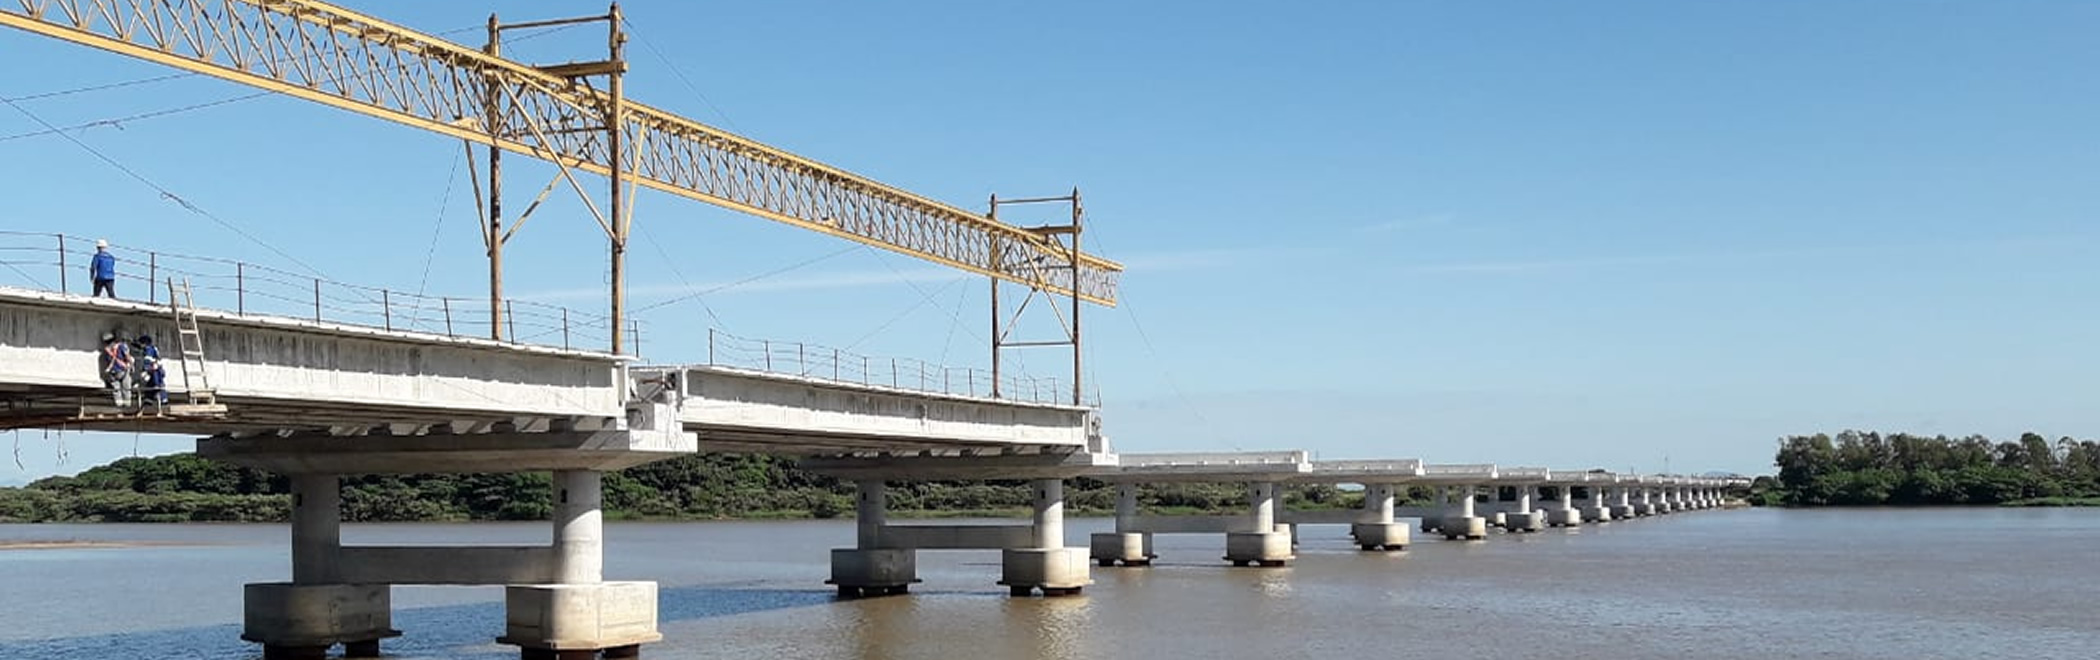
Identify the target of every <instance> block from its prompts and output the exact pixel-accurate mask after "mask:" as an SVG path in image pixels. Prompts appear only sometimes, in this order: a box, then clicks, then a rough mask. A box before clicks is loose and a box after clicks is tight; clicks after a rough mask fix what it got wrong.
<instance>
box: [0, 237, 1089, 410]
mask: <svg viewBox="0 0 2100 660" xmlns="http://www.w3.org/2000/svg"><path fill="white" fill-rule="evenodd" d="M109 251H110V254H111V255H112V256H115V257H116V259H117V284H116V295H117V296H118V297H120V298H122V299H125V300H133V301H138V300H143V301H145V302H148V303H153V304H165V303H167V302H168V301H167V300H166V298H167V289H166V288H165V286H164V285H163V284H162V283H163V282H166V281H167V280H168V279H170V278H175V279H187V280H189V282H190V286H191V290H192V291H193V292H194V294H195V304H196V306H197V307H198V308H199V309H212V310H218V311H231V312H232V313H234V314H235V315H238V316H270V317H277V318H292V319H301V320H310V321H314V322H317V323H335V324H341V325H351V326H360V327H367V328H378V329H382V330H399V331H403V332H419V333H427V334H433V335H443V336H446V337H454V338H461V337H472V338H488V337H490V336H491V335H492V333H491V331H490V330H491V329H490V327H489V324H490V323H491V322H500V323H502V324H503V326H502V330H503V339H502V341H503V342H504V343H509V344H518V345H530V346H547V347H560V348H565V349H583V350H604V349H603V347H606V346H610V345H611V343H612V342H611V334H610V331H609V329H608V328H607V325H608V323H607V318H608V315H606V314H595V313H584V312H579V311H576V310H572V309H570V308H567V307H560V306H555V305H548V304H545V303H537V302H531V301H525V300H505V301H504V302H503V309H502V310H500V311H501V314H500V315H492V314H490V313H489V300H488V298H487V297H485V296H484V297H479V298H462V297H451V296H430V295H423V294H418V293H413V292H406V291H396V290H393V289H388V288H385V287H370V286H363V285H357V284H347V283H343V282H337V281H334V280H329V279H325V278H320V277H313V276H309V275H301V274H298V273H293V272H291V271H287V270H283V269H279V268H272V267H269V266H263V265H259V264H252V263H247V262H242V261H236V260H232V259H223V258H218V257H200V256H194V255H187V254H179V253H174V252H163V251H159V250H150V249H143V248H136V247H131V246H125V245H119V244H116V243H111V244H110V246H109ZM94 255H95V244H94V241H93V240H90V239H88V238H83V237H80V236H70V235H66V234H53V233H31V232H18V231H6V230H0V284H12V285H17V286H22V287H26V288H31V289H36V290H42V291H54V292H60V293H70V294H87V293H92V292H93V287H94V284H93V282H92V280H91V278H90V277H89V271H88V268H89V266H88V264H89V263H90V261H91V260H92V259H93V258H94ZM626 325H627V328H626V329H627V332H628V335H627V345H628V346H631V347H633V351H632V352H633V353H634V354H636V355H640V354H641V352H642V351H641V348H642V324H641V322H639V321H634V320H630V321H629V322H628V323H627V324H626ZM707 363H708V364H710V365H716V366H727V367H738V368H745V369H753V370H758V371H765V372H770V373H779V374H793V375H797V376H802V377H806V378H815V379H820V380H831V381H836V382H846V383H858V384H862V385H882V386H888V387H894V388H897V389H905V390H914V391H921V392H938V393H943V394H949V395H954V396H970V397H991V396H992V395H993V393H994V389H993V380H992V376H991V373H990V372H989V371H987V370H984V369H981V368H975V367H949V366H942V365H938V364H933V363H931V362H927V361H924V360H915V359H910V358H887V357H884V358H878V357H874V356H869V355H862V354H859V353H853V352H849V351H845V350H842V349H837V348H832V347H828V346H821V345H817V344H811V343H806V342H788V341H775V340H769V339H751V338H746V337H738V336H736V335H731V334H728V333H724V332H721V331H718V330H714V329H709V330H708V333H707ZM1071 389H1072V388H1071V385H1070V384H1069V383H1061V382H1060V381H1059V380H1058V379H1056V378H1035V377H1030V376H1026V375H1016V374H1002V375H1001V377H1000V378H999V379H998V389H997V393H998V398H1001V399H1010V400H1015V401H1027V402H1031V403H1065V404H1069V403H1071V400H1070V399H1068V398H1060V397H1061V396H1062V395H1063V394H1065V393H1068V392H1070V391H1071ZM1093 405H1099V401H1098V398H1097V400H1096V401H1094V402H1093Z"/></svg>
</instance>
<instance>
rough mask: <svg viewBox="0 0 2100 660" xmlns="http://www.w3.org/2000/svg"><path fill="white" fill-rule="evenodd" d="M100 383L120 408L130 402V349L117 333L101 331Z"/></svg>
mask: <svg viewBox="0 0 2100 660" xmlns="http://www.w3.org/2000/svg"><path fill="white" fill-rule="evenodd" d="M99 361H100V362H101V363H102V383H103V384H104V385H107V386H109V389H110V395H111V397H112V398H114V399H115V400H116V404H117V407H119V408H121V407H124V406H126V405H129V404H130V403H131V350H130V349H129V348H128V347H127V345H126V344H125V343H124V340H122V339H118V338H117V333H114V332H104V333H102V355H101V356H100V359H99Z"/></svg>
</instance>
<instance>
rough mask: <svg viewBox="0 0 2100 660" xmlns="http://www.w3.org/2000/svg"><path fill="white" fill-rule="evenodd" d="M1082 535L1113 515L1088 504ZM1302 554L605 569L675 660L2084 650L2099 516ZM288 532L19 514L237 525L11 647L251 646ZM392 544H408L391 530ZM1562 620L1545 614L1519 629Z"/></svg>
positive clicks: (652, 530) (66, 581) (620, 529)
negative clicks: (881, 582)
mask: <svg viewBox="0 0 2100 660" xmlns="http://www.w3.org/2000/svg"><path fill="white" fill-rule="evenodd" d="M1068 525H1069V526H1070V527H1071V529H1070V532H1071V533H1072V534H1073V537H1074V538H1080V539H1083V538H1085V537H1084V536H1083V535H1084V534H1085V533H1087V532H1090V531H1098V530H1100V529H1105V528H1106V526H1107V521H1100V520H1084V519H1080V520H1073V521H1070V522H1069V523H1068ZM1306 530H1307V534H1306V535H1305V536H1304V538H1303V541H1302V544H1301V546H1300V547H1299V549H1298V559H1297V560H1296V561H1293V562H1291V563H1290V565H1289V566H1288V567H1286V568H1251V567H1250V568H1235V567H1231V566H1229V565H1227V564H1225V562H1224V561H1222V560H1221V559H1220V558H1219V555H1220V554H1221V550H1222V547H1221V546H1222V543H1221V539H1219V538H1217V537H1215V536H1201V535H1188V536H1164V537H1160V539H1158V543H1157V546H1158V547H1157V551H1158V552H1159V553H1160V555H1161V556H1160V560H1159V562H1158V563H1156V564H1155V565H1153V566H1152V567H1149V568H1095V569H1093V576H1094V584H1093V585H1091V586H1089V587H1087V588H1086V590H1085V591H1084V592H1083V594H1082V595H1080V596H1077V597H1070V598H1042V597H1029V598H1011V597H1008V596H1007V595H1006V589H1005V588H1004V587H1001V586H999V585H997V584H996V583H995V582H996V580H997V579H998V562H997V561H996V553H986V552H975V551H952V552H926V553H922V554H921V555H920V576H921V577H922V578H924V579H925V580H926V581H925V582H924V583H921V584H919V585H915V586H914V588H913V591H912V594H911V595H908V596H901V597H886V598H870V599H860V600H848V601H841V600H837V599H836V598H835V596H834V590H833V589H832V588H830V587H828V586H826V585H824V584H823V583H822V582H823V578H824V576H825V575H826V568H825V561H826V560H827V559H828V552H827V549H828V548H830V547H834V546H837V545H840V544H842V543H847V542H850V539H851V537H852V533H853V530H852V525H851V523H850V522H842V521H838V522H834V521H826V522H779V523H734V524H712V523H708V524H662V525H659V524H612V525H608V526H607V537H608V551H609V553H608V556H607V565H606V574H607V576H608V577H610V578H613V579H654V580H657V581H658V582H659V583H660V584H661V585H662V586H661V588H660V600H659V611H660V613H661V618H662V628H663V631H664V635H665V640H664V641H663V642H661V643H659V644H652V645H649V646H648V647H647V650H646V654H647V656H648V657H651V658H658V659H664V658H670V659H680V658H716V657H731V658H793V659H796V660H803V659H822V658H869V659H875V660H892V659H894V660H904V659H917V658H973V659H974V658H987V659H1006V658H1012V659H1016V660H1034V659H1042V660H1068V659H1081V658H1183V657H1194V658H1204V659H1206V660H1208V659H1212V658H1282V657H1370V656H1384V655H1400V656H1402V657H1439V656H1461V655H1462V656H1478V657H1505V658H1506V657H1555V658H1587V657H1610V658H1614V659H1615V660H1662V659H1664V658H1678V657H1685V656H1688V655H1694V654H1696V655H1699V656H1701V657H1707V658H1764V657H1830V658H1860V659H1881V658H1887V659H1890V660H1896V659H1899V658H1900V659H1903V660H1910V659H1912V658H1937V657H1961V658H2014V657H2018V658H2023V659H2025V658H2044V659H2053V658H2064V659H2067V660H2068V659H2071V658H2079V659H2081V660H2083V659H2086V658H2090V657H2092V653H2091V649H2093V648H2100V626H2095V625H2093V619H2092V615H2091V611H2090V609H2089V607H2088V603H2089V602H2090V598H2091V594H2093V593H2100V578H2096V577H2095V575H2094V574H2093V573H2092V572H2091V571H2086V570H2083V568H2082V565H2081V564H2078V563H2077V561H2075V560H2074V558H2079V557H2084V556H2087V555H2089V554H2090V553H2091V549H2092V547H2093V544H2094V543H2095V542H2096V541H2100V511H2092V510H2088V511H2062V510H2053V511H2001V510H1988V509H1964V510H1936V511H1844V512H1823V511H1741V512H1711V513H1694V514H1684V515H1677V516H1668V517H1662V518H1655V519H1648V520H1637V521H1627V522H1619V523H1613V524H1611V525H1609V526H1601V527H1598V526H1590V527H1583V528H1579V529H1577V530H1566V529H1552V530H1547V531H1543V532H1540V533H1536V534H1528V535H1508V534H1502V533H1495V534H1493V535H1491V537H1490V538H1489V539H1488V540H1487V541H1485V542H1449V541H1445V540H1443V539H1442V538H1429V537H1426V536H1422V537H1417V538H1416V539H1415V543H1413V544H1411V545H1409V546H1408V549H1407V550H1405V551H1399V552H1362V551H1360V550H1358V549H1357V548H1356V547H1355V546H1353V545H1351V544H1350V542H1349V540H1348V539H1347V538H1346V537H1345V536H1344V535H1343V534H1342V533H1340V532H1339V531H1335V530H1321V529H1318V528H1315V527H1310V526H1309V527H1307V528H1306ZM544 533H545V530H544V527H543V526H537V527H536V526H493V527H482V526H475V525H427V526H373V527H370V528H362V529H353V530H348V531H346V536H356V537H360V539H361V540H364V539H369V540H370V541H371V542H398V541H396V540H395V539H400V540H410V541H413V540H415V539H424V538H428V537H433V536H435V537H441V538H444V539H445V540H446V542H478V543H502V542H515V541H516V540H518V539H524V538H527V537H530V536H532V535H535V534H544ZM286 536H287V535H286V534H285V533H284V529H283V527H281V526H268V525H255V526H188V525H169V526H128V525H106V526H85V527H76V528H67V527H64V526H36V527H30V528H25V527H22V526H5V525H0V539H7V538H54V537H55V538H81V539H118V540H147V541H186V540H187V541H197V540H207V541H211V542H213V543H214V545H208V546H205V545H195V546H168V547H140V548H119V549H98V550H77V551H76V550H59V551H14V552H0V585H5V591H4V592H0V658H7V659H10V660H11V659H13V658H36V659H38V660H90V659H92V660H111V659H124V658H156V659H157V658H171V657H173V658H196V659H205V660H252V659H253V658H256V657H257V655H258V654H257V648H256V647H255V646H254V645H251V644H247V643H244V642H241V641H239V639H238V634H239V630H238V628H239V625H238V622H239V621H240V607H241V603H240V585H241V583H243V582H252V581H270V580H281V579H283V578H284V576H285V573H286V571H287V570H288V565H287V564H288V562H287V557H288V553H287V550H286V548H285V546H284V544H285V539H286ZM381 539H385V541H381ZM501 599H502V590H501V588H498V587H401V588H397V589H396V590H395V605H396V615H395V623H396V627H398V628H401V629H402V630H403V631H404V633H405V636H404V637H402V638H399V639H395V640H389V641H388V643H387V647H386V648H387V650H388V653H389V655H390V657H394V658H398V659H407V660H439V659H444V660H462V659H464V660H497V659H498V658H502V659H504V660H508V659H510V658H515V657H517V652H516V650H515V649H513V648H511V647H507V646H502V645H498V644H496V643H495V642H494V637H495V636H496V635H497V634H499V633H500V631H501V627H502V621H503V612H502V605H501ZM1547 630H1550V632H1551V635H1550V639H1551V643H1550V644H1545V643H1542V637H1541V635H1540V634H1500V633H1498V632H1497V631H1531V632H1533V633H1540V632H1543V631H1547Z"/></svg>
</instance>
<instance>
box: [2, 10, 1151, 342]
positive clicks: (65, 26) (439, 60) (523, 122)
mask: <svg viewBox="0 0 2100 660" xmlns="http://www.w3.org/2000/svg"><path fill="white" fill-rule="evenodd" d="M0 25H6V26H9V27H14V28H20V29H23V30H27V31H29V32H34V33H36V34H40V35H44V36H48V37H53V38H57V39H63V40H66V41H70V42H74V43H78V44H84V45H88V46H93V47H95V48H100V49H103V50H107V51H112V52H116V53H121V54H124V55H129V56H132V57H137V58H140V59H144V60H148V61H152V62H156V63H159V64H164V65H167V66H171V67H175V68H178V69H182V70H185V71H192V72H196V73H201V74H205V75H209V76H213V77H217V78H222V79H225V80H231V81H234V82H238V83H242V84H246V85H253V86H255V87H260V88H263V89H266V90H270V91H273V92H277V93H280V94H285V95H287V96H294V97H298V98H302V99H306V100H309V101H316V102H319V103H324V104H327V105H331V106H335V107H337V108H341V109H344V110H350V111H353V112H357V113H361V114H366V115H371V116H374V117H379V118H382V119H387V120H391V121H395V122H399V123H403V124H407V125H410V126H414V127H417V128H421V129H425V130H429V131H435V132H437V133H442V134H445V135H449V136H453V137H457V138H460V139H463V140H469V141H472V142H477V143H481V144H487V145H491V146H494V147H497V148H500V149H503V150H506V151H512V152H516V153H521V154H526V155H530V156H533V157H536V158H541V159H545V160H549V161H553V162H555V163H556V164H559V165H562V166H564V167H568V168H575V169H580V170H584V171H588V172H594V173H597V174H601V175H608V176H609V175H611V173H612V171H613V162H612V156H611V154H612V153H614V151H615V150H614V149H612V148H611V146H610V145H609V144H608V138H609V136H608V132H607V131H606V130H605V128H604V127H605V126H607V122H606V120H605V118H606V117H610V116H613V115H614V114H615V111H614V110H613V108H617V110H616V112H617V114H618V116H619V122H618V126H619V129H620V141H621V142H622V143H623V145H622V147H621V148H620V149H619V151H620V152H621V153H622V154H623V155H622V158H623V159H625V160H627V162H626V163H624V167H623V168H621V169H622V170H623V176H624V177H626V178H627V179H628V180H630V181H632V182H634V183H637V184H639V185H643V186H647V187H650V188H654V189H657V190H661V191H664V192H667V193H671V194H674V195H679V196H683V197H689V198H692V199H697V200H700V201H703V202H707V203H710V204H716V205H720V206H725V207H728V208H731V209H735V210H738V211H743V212H745V213H750V214H753V215H758V216H761V217H765V218H770V219H773V220H777V221H780V222H785V223H788V224H791V225H794V226H797V227H801V228H804V229H809V230H814V231H819V232H823V233H826V234H831V235H833V236H838V237H841V238H846V239H851V240H855V241H859V242H861V243H865V244H868V245H873V246H876V247H880V248H885V249H889V250H892V251H896V252H901V253H904V254H907V255H911V256H914V257H918V258H921V259H925V260H928V261H933V262H936V263H940V264H944V265H947V266H951V267H954V268H960V269H963V270H966V271H970V272H973V273H978V274H982V275H988V276H991V277H994V278H997V279H1001V280H1006V281H1009V282H1014V283H1018V284H1023V285H1027V286H1030V287H1035V288H1038V289H1042V290H1044V291H1046V292H1051V293H1056V294H1059V295H1076V296H1077V297H1078V298H1080V299H1082V300H1086V301H1088V302H1093V303H1097V304H1102V305H1109V306H1113V305H1114V304H1115V299H1116V280H1117V276H1118V273H1120V272H1121V271H1122V270H1123V267H1122V266H1121V265H1120V264H1117V263H1115V262H1113V261H1109V260H1107V259H1102V258H1099V257H1095V256H1092V255H1087V254H1084V253H1081V252H1079V251H1078V250H1077V249H1076V248H1075V247H1073V246H1071V245H1068V244H1066V243H1064V242H1063V241H1060V240H1059V239H1058V238H1057V235H1058V234H1059V233H1068V232H1069V228H1065V230H1064V231H1063V232H1061V231H1059V229H1058V228H1036V229H1031V228H1024V227H1017V226H1013V225H1007V224H1003V223H1000V222H998V221H995V220H992V219H990V218H987V217H985V216H983V215H979V214H974V213H971V212H969V211H965V210H963V209H960V208H956V207H954V206H950V205H948V204H944V203H941V202H937V201H934V200H931V199H927V198H925V197H921V196H918V195H914V194H912V193H909V192H905V191H904V190H900V189H898V188H893V187H890V186H887V185H883V184H881V183H878V182H876V181H874V180H872V179H868V178H866V177H862V176H859V175H856V174H853V173H851V172H847V171H845V170H842V169H839V168H836V167H832V166H829V165H825V164H822V163H818V162H816V161H813V160H809V159H807V158H803V157H801V156H797V155H795V154H792V153H788V152H787V151H784V150H781V149H777V148H774V147H770V146H766V145H764V144H760V143H758V142H756V141H752V140H750V139H747V138H744V137H741V136H737V135H733V134H731V133H729V132H727V131H723V130H721V129H718V128H714V127H712V126H707V125H705V124H701V123H700V122H696V121H693V120H690V119H686V118H684V117H680V116H677V115H674V114H671V113H669V112H665V111H662V110H658V109H655V108H651V107H648V106H645V105H641V104H638V103H634V102H632V101H626V100H624V99H623V100H619V101H617V102H615V101H614V100H613V99H614V97H613V96H612V95H610V94H608V93H607V92H606V91H604V90H598V89H594V88H592V87H591V86H589V85H588V84H585V83H583V82H581V81H579V80H576V79H573V78H571V77H570V76H579V75H583V74H586V73H589V72H588V71H581V70H578V71H571V70H567V69H565V68H564V67H562V66H554V67H546V68H539V67H533V66H530V65H526V64H522V63H518V62H515V61H512V60H508V59H503V58H501V57H496V56H491V55H488V54H485V53H483V52H481V51H479V50H475V49H472V48H467V47H464V46H460V45H457V44H453V43H450V42H447V41H444V40H442V39H439V38H437V37H434V36H431V35H426V34H423V33H420V32H416V31H414V30H409V29H407V28H403V27H401V26H398V25H393V24H391V23H386V22H384V21H380V20H377V19H374V18H372V17H369V16H365V15H362V14H359V13H356V12H352V11H349V10H345V9H343V8H341V7H337V6H334V5H330V4H327V3H322V2H313V1H311V0H0ZM486 108H495V109H496V110H494V111H493V112H490V111H488V110H485V109H486ZM484 115H493V116H484ZM603 221H605V219H604V218H601V222H603ZM612 221H613V222H620V221H621V220H620V219H618V218H615V219H613V220H612ZM621 234H624V232H621ZM1074 238H1075V240H1076V237H1074ZM1075 258H1076V260H1077V261H1078V267H1077V268H1073V261H1074V260H1075ZM1075 277H1076V279H1077V281H1076V282H1075V281H1074V279H1075ZM1075 289H1076V290H1075Z"/></svg>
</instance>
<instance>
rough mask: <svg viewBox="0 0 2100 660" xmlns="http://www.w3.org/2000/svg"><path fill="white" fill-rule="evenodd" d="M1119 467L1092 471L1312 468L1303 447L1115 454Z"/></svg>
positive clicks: (1201, 477) (1206, 476) (1273, 475)
mask: <svg viewBox="0 0 2100 660" xmlns="http://www.w3.org/2000/svg"><path fill="white" fill-rule="evenodd" d="M1116 458H1117V462H1118V464H1119V465H1118V467H1117V469H1115V470H1112V471H1102V472H1098V473H1095V474H1094V476H1095V478H1098V479H1102V480H1104V481H1129V482H1147V481H1189V482H1222V481H1268V480H1289V479H1291V478H1292V477H1296V476H1299V475H1302V474H1305V473H1306V472H1308V471H1309V470H1311V469H1312V468H1311V465H1310V463H1311V460H1310V455H1309V454H1308V453H1307V452H1306V451H1304V450H1289V451H1247V452H1158V453H1145V454H1118V455H1117V457H1116Z"/></svg>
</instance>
